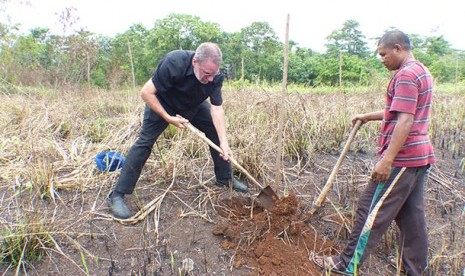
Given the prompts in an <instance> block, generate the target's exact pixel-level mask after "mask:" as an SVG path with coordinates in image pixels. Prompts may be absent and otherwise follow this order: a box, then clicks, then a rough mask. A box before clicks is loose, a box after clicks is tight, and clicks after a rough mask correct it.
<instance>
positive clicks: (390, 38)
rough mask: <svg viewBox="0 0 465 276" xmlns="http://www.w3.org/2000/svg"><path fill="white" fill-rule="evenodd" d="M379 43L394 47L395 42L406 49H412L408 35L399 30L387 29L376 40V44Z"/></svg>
mask: <svg viewBox="0 0 465 276" xmlns="http://www.w3.org/2000/svg"><path fill="white" fill-rule="evenodd" d="M381 44H382V45H384V46H386V47H388V48H394V46H395V45H396V44H399V45H400V46H402V48H404V49H405V50H407V51H410V50H411V49H412V45H411V44H410V39H409V38H408V36H407V35H406V34H405V33H403V32H401V31H399V30H392V31H387V32H386V33H385V34H384V35H383V36H382V37H381V38H380V39H379V41H378V46H380V45H381Z"/></svg>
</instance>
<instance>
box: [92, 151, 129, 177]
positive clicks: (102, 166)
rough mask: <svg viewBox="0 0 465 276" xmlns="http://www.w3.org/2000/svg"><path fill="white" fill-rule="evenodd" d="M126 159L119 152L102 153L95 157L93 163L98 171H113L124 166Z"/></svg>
mask: <svg viewBox="0 0 465 276" xmlns="http://www.w3.org/2000/svg"><path fill="white" fill-rule="evenodd" d="M125 161H126V158H125V157H124V156H123V155H122V154H121V153H119V152H116V151H104V152H101V153H99V154H97V156H96V157H95V163H96V164H97V169H99V170H100V171H102V172H104V171H110V172H112V171H115V170H117V169H121V168H122V167H123V165H124V162H125Z"/></svg>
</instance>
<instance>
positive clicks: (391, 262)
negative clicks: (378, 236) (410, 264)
mask: <svg viewBox="0 0 465 276" xmlns="http://www.w3.org/2000/svg"><path fill="white" fill-rule="evenodd" d="M388 261H389V265H390V266H391V267H392V268H394V269H395V270H396V271H397V272H400V273H402V274H407V271H405V269H404V268H403V267H402V264H401V266H400V271H399V268H398V263H397V258H396V257H388Z"/></svg>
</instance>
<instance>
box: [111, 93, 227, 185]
mask: <svg viewBox="0 0 465 276" xmlns="http://www.w3.org/2000/svg"><path fill="white" fill-rule="evenodd" d="M160 103H161V104H162V105H163V107H164V108H165V110H166V112H168V114H170V115H172V116H173V115H176V114H179V115H181V116H183V117H184V118H186V119H188V120H189V121H190V123H191V124H192V125H193V126H195V127H196V128H198V129H199V130H200V131H202V132H204V133H205V135H206V136H207V137H208V138H209V139H210V140H211V141H212V142H213V143H215V144H216V145H219V143H220V142H219V138H218V134H217V132H216V128H215V126H214V125H213V121H212V117H211V114H210V103H209V102H207V101H204V102H203V103H202V104H201V105H199V106H198V107H196V108H193V109H191V110H187V111H178V112H176V111H174V110H173V109H172V108H171V107H169V106H168V105H167V104H165V103H163V102H162V101H160ZM166 127H168V123H167V122H166V121H165V120H164V119H163V118H161V117H160V116H159V115H158V114H157V113H155V112H154V111H153V110H151V109H150V108H149V107H148V106H146V107H145V111H144V120H143V123H142V130H141V131H140V133H139V137H138V139H137V140H136V142H135V143H134V145H133V146H132V147H131V149H130V150H129V152H128V154H127V156H126V162H125V164H124V166H123V168H122V170H121V174H120V176H119V179H118V182H117V183H116V187H115V191H117V192H120V193H123V194H132V192H133V191H134V188H135V187H136V183H137V180H138V179H139V177H140V174H141V172H142V168H143V167H144V165H145V162H146V161H147V159H148V158H149V156H150V153H151V152H152V148H153V145H154V143H155V141H156V140H157V138H158V136H160V134H161V133H162V132H163V131H164V130H165V129H166ZM199 143H200V141H199ZM210 154H211V156H212V159H213V163H214V168H215V176H216V179H217V182H219V183H221V184H226V183H227V182H228V180H229V179H230V178H231V164H230V163H229V162H227V161H225V160H224V159H223V158H221V156H220V155H219V153H218V152H217V151H215V150H214V149H213V148H211V147H210Z"/></svg>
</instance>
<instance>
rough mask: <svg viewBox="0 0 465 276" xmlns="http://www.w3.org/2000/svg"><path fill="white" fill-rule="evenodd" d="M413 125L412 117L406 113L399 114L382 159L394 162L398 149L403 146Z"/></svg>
mask: <svg viewBox="0 0 465 276" xmlns="http://www.w3.org/2000/svg"><path fill="white" fill-rule="evenodd" d="M412 125H413V115H412V114H407V113H399V114H398V116H397V124H396V126H395V128H394V131H393V133H392V136H391V141H390V142H389V146H388V148H387V149H386V151H385V152H384V156H383V158H384V159H385V160H386V161H387V162H390V163H392V162H394V159H395V158H396V156H397V154H398V153H399V151H400V149H401V148H402V147H403V146H404V144H405V141H406V140H407V137H408V135H409V133H410V130H411V128H412Z"/></svg>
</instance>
